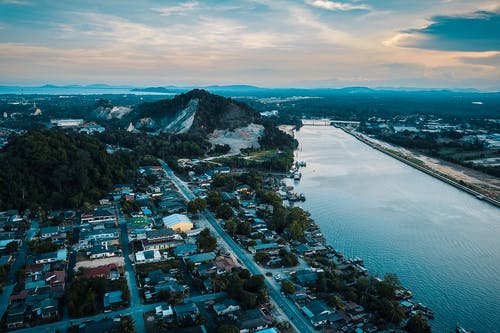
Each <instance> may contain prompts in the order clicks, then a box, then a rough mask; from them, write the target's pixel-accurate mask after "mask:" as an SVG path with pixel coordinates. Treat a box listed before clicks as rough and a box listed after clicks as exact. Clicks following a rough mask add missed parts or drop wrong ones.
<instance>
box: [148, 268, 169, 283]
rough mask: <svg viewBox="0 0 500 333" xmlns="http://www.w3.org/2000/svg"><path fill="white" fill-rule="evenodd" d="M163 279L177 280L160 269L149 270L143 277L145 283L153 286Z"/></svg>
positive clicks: (163, 280)
mask: <svg viewBox="0 0 500 333" xmlns="http://www.w3.org/2000/svg"><path fill="white" fill-rule="evenodd" d="M165 281H177V280H176V279H175V278H174V277H172V276H171V275H168V274H166V273H165V272H163V271H162V270H160V269H158V270H156V271H151V272H149V273H148V276H147V277H146V278H145V279H144V282H145V285H150V286H154V285H156V284H158V283H162V282H165Z"/></svg>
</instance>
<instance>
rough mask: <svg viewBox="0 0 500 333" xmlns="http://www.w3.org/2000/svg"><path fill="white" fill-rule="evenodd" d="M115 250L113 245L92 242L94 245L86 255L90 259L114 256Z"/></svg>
mask: <svg viewBox="0 0 500 333" xmlns="http://www.w3.org/2000/svg"><path fill="white" fill-rule="evenodd" d="M115 251H116V248H115V247H114V246H113V245H107V244H104V245H101V244H94V246H92V248H91V249H90V251H89V252H87V255H88V256H89V257H90V259H91V260H94V259H100V258H109V257H114V256H115V255H116V253H115Z"/></svg>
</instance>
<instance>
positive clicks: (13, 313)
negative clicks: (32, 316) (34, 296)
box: [5, 303, 28, 329]
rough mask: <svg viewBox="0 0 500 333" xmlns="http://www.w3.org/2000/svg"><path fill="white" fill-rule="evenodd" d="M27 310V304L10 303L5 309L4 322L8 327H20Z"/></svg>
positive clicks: (22, 324)
mask: <svg viewBox="0 0 500 333" xmlns="http://www.w3.org/2000/svg"><path fill="white" fill-rule="evenodd" d="M27 312H28V305H27V304H24V303H18V304H15V305H12V306H10V307H9V309H8V310H7V315H6V318H5V324H6V326H7V328H8V329H15V328H21V327H23V326H24V320H25V317H26V314H27Z"/></svg>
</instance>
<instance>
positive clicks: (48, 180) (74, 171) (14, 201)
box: [0, 130, 135, 209]
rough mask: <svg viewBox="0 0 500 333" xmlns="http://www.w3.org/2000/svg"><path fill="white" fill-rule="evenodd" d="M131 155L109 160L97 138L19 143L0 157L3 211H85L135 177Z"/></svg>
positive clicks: (37, 138)
mask: <svg viewBox="0 0 500 333" xmlns="http://www.w3.org/2000/svg"><path fill="white" fill-rule="evenodd" d="M134 160H135V158H134V157H133V156H132V154H130V153H116V154H112V155H110V154H108V153H107V152H106V150H105V147H104V145H103V144H102V143H101V142H100V141H99V140H96V139H95V138H92V137H89V136H87V135H81V134H77V133H65V132H62V131H57V130H33V131H30V132H28V133H27V134H25V135H23V136H19V137H15V138H14V139H13V140H12V141H11V142H10V143H9V144H8V145H7V146H6V147H5V149H4V150H3V151H2V152H1V153H0V183H1V184H2V186H1V187H0V209H11V208H15V209H24V208H28V207H38V206H42V207H44V208H47V209H58V208H68V207H77V208H80V207H83V206H84V204H85V203H94V202H95V201H96V200H98V199H99V198H100V197H102V196H103V195H104V194H105V193H106V192H107V191H109V190H110V189H111V188H112V185H113V183H115V182H122V181H125V180H126V179H128V176H132V175H131V173H133V172H134V170H135V162H134Z"/></svg>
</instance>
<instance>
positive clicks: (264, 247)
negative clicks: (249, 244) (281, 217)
mask: <svg viewBox="0 0 500 333" xmlns="http://www.w3.org/2000/svg"><path fill="white" fill-rule="evenodd" d="M278 247H279V245H278V244H277V243H267V244H257V245H255V246H254V247H253V248H254V249H255V251H260V250H268V249H276V248H278Z"/></svg>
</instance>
